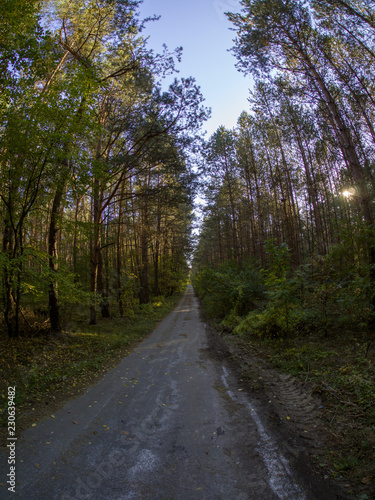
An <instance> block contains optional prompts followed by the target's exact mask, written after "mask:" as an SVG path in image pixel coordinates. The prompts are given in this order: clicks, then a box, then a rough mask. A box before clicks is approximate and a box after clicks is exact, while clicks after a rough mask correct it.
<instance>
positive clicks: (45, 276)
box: [0, 0, 375, 499]
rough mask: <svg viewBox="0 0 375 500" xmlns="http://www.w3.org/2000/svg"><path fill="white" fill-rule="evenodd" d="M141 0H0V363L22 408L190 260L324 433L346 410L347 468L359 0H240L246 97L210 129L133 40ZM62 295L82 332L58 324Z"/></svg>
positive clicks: (364, 382) (150, 302)
mask: <svg viewBox="0 0 375 500" xmlns="http://www.w3.org/2000/svg"><path fill="white" fill-rule="evenodd" d="M139 4H140V2H139V1H138V0H95V1H94V0H75V1H73V2H72V1H70V0H45V1H38V0H12V1H9V0H0V84H1V93H0V134H1V136H0V206H1V210H0V231H1V235H2V240H1V242H0V244H1V246H2V249H1V252H0V300H1V313H2V314H1V318H0V329H1V345H2V346H3V347H4V352H5V351H7V356H8V358H7V360H6V363H5V365H3V369H4V370H5V371H4V373H2V376H3V377H4V379H5V380H8V378H9V377H10V376H11V374H13V375H14V373H13V372H14V370H13V367H14V366H21V365H22V369H20V370H19V373H18V375H17V377H18V379H17V380H19V383H20V384H23V387H24V391H25V392H24V393H23V395H22V398H23V401H25V402H26V401H28V398H30V397H34V396H33V394H34V395H35V391H37V390H40V388H41V387H49V388H53V389H54V390H57V388H60V389H61V388H66V385H67V384H68V382H66V381H65V379H66V374H67V373H68V374H69V373H70V374H71V380H72V381H73V382H74V380H75V378H74V377H78V379H77V380H79V377H81V375H82V373H84V372H85V371H86V370H88V369H89V368H90V370H96V369H97V365H96V364H95V363H102V362H103V359H102V357H101V356H102V354H101V353H100V352H99V351H100V350H101V349H102V348H103V346H104V345H106V346H107V347H108V345H109V344H108V342H109V340H108V339H109V337H110V335H109V336H108V337H107V339H106V340H105V341H103V342H107V344H108V345H107V344H103V343H101V344H95V342H99V341H98V337H95V339H96V340H95V341H94V336H97V335H99V334H98V332H99V330H98V328H99V327H100V328H104V327H102V326H100V325H103V324H104V323H103V322H106V324H107V325H113V324H114V323H113V321H115V322H116V321H117V320H118V319H119V320H120V321H123V322H125V323H126V322H130V323H131V321H133V320H134V319H135V318H137V317H141V316H142V315H146V316H147V314H148V315H152V314H153V313H154V312H155V310H156V309H158V308H159V307H161V305H162V304H166V303H167V302H168V299H169V298H172V297H175V296H176V295H178V294H179V293H181V292H182V291H183V290H184V289H185V287H186V284H187V282H188V279H189V275H191V280H192V283H193V285H194V288H195V292H196V293H197V295H198V296H199V298H200V300H201V301H202V304H203V306H204V309H205V313H206V315H207V316H208V317H209V318H210V319H211V320H213V321H215V322H216V324H217V326H218V328H220V329H222V331H223V332H227V333H228V332H229V334H230V335H231V336H232V337H233V338H236V339H239V340H240V341H241V342H243V343H244V345H247V346H250V345H255V344H256V345H257V349H258V350H261V351H262V352H263V354H264V355H265V356H268V358H269V359H271V360H272V361H273V362H274V363H275V364H276V365H277V366H278V367H279V368H280V369H284V370H287V371H288V370H289V371H291V372H292V373H293V374H294V375H296V376H302V377H303V378H305V379H306V380H307V379H310V378H311V379H314V377H315V378H316V379H319V384H320V385H319V387H320V390H321V391H325V393H326V394H328V395H331V396H332V398H333V399H335V398H336V400H338V401H339V403H340V410H338V407H337V405H336V406H331V407H329V404H328V403H327V407H329V408H330V410H329V411H330V412H331V413H329V415H328V416H327V419H328V420H329V421H330V422H331V425H332V426H335V425H336V423H337V420H336V417H337V414H338V413H340V411H341V410H342V409H345V410H348V412H349V413H348V412H347V414H348V415H349V416H348V420H347V421H346V422H345V424H343V425H346V426H349V427H350V425H351V424H350V423H348V421H350V419H352V421H353V419H357V420H356V421H357V425H358V426H362V427H360V430H359V431H358V432H357V433H354V432H353V433H352V437H353V439H354V440H355V442H356V445H355V447H354V444H353V442H351V443H350V445H351V446H352V449H353V450H354V448H355V450H354V451H353V452H352V453H351V454H350V456H349V455H348V454H347V453H345V452H344V453H343V454H342V455H341V457H340V459H339V458H337V460H336V463H335V467H336V472H337V473H338V474H339V473H344V472H347V471H351V470H354V469H355V467H356V465H357V464H358V463H359V461H360V460H362V461H364V460H367V462H369V457H371V454H373V451H374V449H375V443H374V436H373V430H372V432H371V429H373V425H374V423H375V412H374V407H375V392H374V381H375V374H374V366H373V360H374V351H375V225H374V223H375V208H374V202H375V6H374V2H373V1H372V0H242V1H241V8H242V10H241V12H240V13H230V12H228V13H227V14H226V15H227V17H228V19H229V20H230V22H231V25H232V29H233V33H234V45H233V47H232V49H231V51H232V54H233V56H234V58H233V60H234V62H236V65H237V68H238V70H239V71H241V72H243V73H244V74H245V75H248V76H249V88H251V90H249V96H250V97H249V102H248V103H246V102H245V103H244V109H246V110H245V111H243V113H242V114H241V116H239V117H238V122H237V125H236V127H234V128H233V129H228V128H226V127H225V126H224V125H223V126H221V127H219V128H218V129H217V130H216V132H215V133H214V134H213V135H212V136H211V137H209V138H208V139H207V138H206V139H205V138H204V136H203V135H202V132H201V130H202V125H203V124H204V122H205V121H206V120H207V119H208V118H209V116H210V110H209V109H207V108H206V107H205V106H204V98H203V96H202V94H201V91H200V88H199V86H198V85H197V84H196V82H195V80H194V78H192V77H191V78H180V79H179V78H177V75H176V74H175V73H176V65H177V63H178V62H179V61H180V59H181V55H182V49H175V50H173V51H171V50H169V49H168V48H167V47H164V51H163V53H161V54H159V53H155V52H154V51H153V50H151V49H149V47H148V45H147V37H146V36H144V30H145V27H146V26H147V23H152V22H157V17H153V18H148V19H140V15H139V11H138V8H139ZM173 76H174V77H175V78H174V80H173V82H172V83H171V84H170V85H169V86H166V85H165V81H166V79H169V80H170V79H171V77H173ZM197 200H198V201H197ZM199 204H200V206H198V205H199ZM197 208H198V209H199V210H198V212H197ZM195 212H197V213H200V214H201V215H198V216H197V215H196V214H195ZM198 222H199V224H198ZM197 226H199V231H198V233H197V232H194V231H193V228H194V227H197ZM190 262H191V267H192V269H190ZM166 307H168V306H166ZM77 310H79V311H80V314H82V311H83V315H84V318H83V316H82V317H80V320H79V321H80V325H81V327H82V325H83V324H85V325H89V326H87V328H88V330H87V331H86V330H85V331H84V332H86V333H82V331H81V330H80V332H81V333H82V336H81V338H80V340H79V339H78V336H76V337H74V336H72V332H70V336H69V337H68V339H67V338H64V336H63V334H64V332H65V333H66V331H67V330H69V321H70V320H71V319H72V317H74V315H75V314H76V313H77ZM77 321H78V320H77ZM111 321H112V323H111ZM125 323H122V324H125ZM130 323H129V324H130ZM126 324H128V323H126ZM98 325H99V327H98ZM116 325H117V326H116V328H119V323H116ZM82 328H83V327H82ZM85 328H86V327H85ZM95 328H97V329H95ZM129 328H130V327H129ZM132 328H133V327H132ZM100 331H101V330H100ZM87 332H91V333H87ZM73 333H74V332H73ZM59 335H60V336H62V337H59ZM83 335H88V336H85V337H84V336H83ZM90 335H91V337H90ZM59 338H62V339H63V340H62V341H61V342H62V345H60V344H57V343H56V342H58V341H57V340H56V339H59ZM37 339H38V340H37ZM64 342H65V343H66V342H67V345H64ZM75 342H76V346H79V349H78V348H77V349H76V350H75V351H74V352H73V350H74V349H73V347H74V345H75V344H74V343H75ZM100 342H102V341H100ZM121 342H123V340H120V337H119V336H118V335H117V333H116V335H115V338H114V344H113V346H114V345H115V344H116V345H117V344H119V345H120V344H121V345H122V346H123V345H124V344H123V343H121ZM94 344H95V345H96V347H95V345H94ZM22 346H24V347H25V348H26V350H27V351H28V352H27V353H26V352H23V353H22V355H20V354H19V350H20V349H21V347H22ZM37 346H38V347H37ZM93 346H94V347H93ZM113 346H112V347H113ZM107 347H105V349H107ZM112 347H110V348H109V347H108V349H109V351H111V349H112ZM94 348H95V349H96V350H95V349H94ZM68 349H72V350H71V351H69V352H70V355H71V356H73V358H74V360H75V362H74V363H72V364H69V362H68V361H66V362H65V363H64V357H65V360H68V358H69V356H68ZM105 349H104V350H105ZM113 349H114V347H113ZM78 350H79V351H80V356H81V355H82V352H85V353H86V355H87V356H88V357H90V356H91V357H92V355H93V354H95V355H94V357H93V360H95V363H94V361H92V362H93V363H94V364H93V365H92V366H91V365H90V363H89V362H88V361H87V362H85V363H86V364H83V365H82V366H78V365H79V362H78V361H77V359H78V358H77V359H76V357H75V356H78V354H77V353H78ZM94 350H95V352H94ZM33 351H35V352H36V353H37V354H36V358H33V357H32V356H31V357H30V353H31V352H33ZM73 358H72V359H73ZM54 363H55V365H56V367H57V368H56V369H54V373H53V374H47V372H48V366H51V364H54ZM4 366H5V368H4ZM25 367H26V368H25ZM46 367H47V368H46ZM25 370H26V371H27V373H28V374H27V376H26V378H25ZM69 370H71V371H70V372H69ZM13 375H12V376H13ZM63 379H64V380H63ZM43 384H44V385H43ZM48 384H49V385H48ZM64 384H65V385H64ZM48 390H49V389H48ZM39 396H40V394H39ZM20 397H21V396H20ZM332 398H331V399H332ZM339 403H337V404H339ZM20 404H21V403H20ZM350 429H352V427H350ZM344 430H345V429H344ZM357 472H358V471H357ZM357 472H356V473H357ZM358 474H360V473H358ZM368 477H369V476H366V477H365V478H364V479H365V480H366V481H367V483H366V481H365V482H364V483H363V484H368V483H369V482H371V480H368ZM362 482H363V481H362ZM364 498H367V497H366V496H363V499H364Z"/></svg>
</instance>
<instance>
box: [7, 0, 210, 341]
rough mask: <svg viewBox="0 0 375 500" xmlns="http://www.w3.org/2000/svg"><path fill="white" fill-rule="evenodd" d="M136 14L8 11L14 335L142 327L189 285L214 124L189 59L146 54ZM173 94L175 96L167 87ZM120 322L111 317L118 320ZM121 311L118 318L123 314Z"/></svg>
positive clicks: (107, 6)
mask: <svg viewBox="0 0 375 500" xmlns="http://www.w3.org/2000/svg"><path fill="white" fill-rule="evenodd" d="M138 5H139V2H137V1H131V0H130V1H128V0H118V1H111V0H106V1H103V2H97V1H92V2H90V1H76V2H70V1H46V2H37V1H34V2H30V1H26V0H16V1H12V2H9V1H6V0H5V1H2V2H1V14H0V15H1V17H2V19H1V32H0V44H1V67H0V78H1V88H2V92H1V109H0V120H1V125H0V127H1V147H0V165H1V167H0V195H1V216H0V226H1V233H2V252H1V260H0V276H1V300H2V313H3V321H4V329H5V330H6V332H7V334H8V336H9V338H15V337H18V336H19V335H21V334H22V332H23V331H24V330H25V329H28V323H29V324H30V321H28V320H27V316H28V314H27V312H26V309H27V308H28V309H29V312H31V314H32V313H33V312H35V314H39V315H42V316H43V315H44V316H46V317H47V319H49V328H50V332H51V333H52V334H53V333H58V332H60V331H61V330H62V328H63V317H62V316H63V313H64V311H65V313H66V312H67V311H69V310H70V307H71V306H72V305H74V304H77V303H79V304H86V305H87V304H88V305H89V309H90V313H89V321H90V324H95V323H96V321H97V315H98V314H99V311H100V314H101V315H102V317H104V318H105V317H109V316H110V314H111V311H112V312H115V313H116V314H118V315H120V316H121V317H122V316H124V315H125V316H126V315H132V314H133V313H134V308H135V307H136V306H137V305H142V304H147V303H149V302H150V298H151V297H158V296H164V297H168V296H170V295H173V293H174V292H176V291H177V290H179V289H180V287H181V285H182V286H183V284H184V282H185V281H186V274H187V263H186V262H187V254H188V252H189V248H190V247H191V237H190V226H191V222H192V203H193V191H194V185H195V181H194V177H195V176H194V174H193V172H192V165H193V163H194V155H195V150H196V148H197V145H198V143H199V140H198V135H197V132H198V130H199V128H200V126H201V124H202V122H203V121H204V120H205V119H206V118H207V116H208V113H209V112H208V110H207V109H205V108H204V107H203V105H202V101H203V97H202V96H201V94H200V90H199V88H198V86H197V85H196V84H195V81H194V79H193V78H187V79H180V80H178V79H175V80H174V81H173V83H172V84H171V85H170V86H169V87H168V89H167V90H164V88H163V85H162V83H163V80H164V79H165V77H167V76H169V77H170V76H171V75H173V74H174V72H175V63H176V62H177V61H179V60H180V57H181V49H176V50H175V51H173V52H169V51H168V49H167V48H166V47H165V50H164V52H163V53H162V54H156V53H154V52H153V51H152V50H150V49H148V47H147V41H146V38H145V37H143V34H142V31H143V29H144V27H145V25H146V24H147V22H153V21H154V20H156V19H157V18H151V19H145V20H140V19H139V14H138V11H137V8H138ZM164 87H165V86H164ZM110 309H111V311H110ZM114 309H115V310H114Z"/></svg>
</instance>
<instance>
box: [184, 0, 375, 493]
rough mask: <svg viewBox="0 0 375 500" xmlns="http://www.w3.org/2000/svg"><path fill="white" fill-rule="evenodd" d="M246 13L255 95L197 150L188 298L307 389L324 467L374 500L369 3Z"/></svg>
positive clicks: (240, 44)
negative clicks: (196, 226) (322, 432)
mask: <svg viewBox="0 0 375 500" xmlns="http://www.w3.org/2000/svg"><path fill="white" fill-rule="evenodd" d="M241 5H242V11H241V13H239V14H238V13H228V14H227V16H228V17H229V20H230V21H231V23H232V27H233V30H234V32H235V36H236V38H235V40H234V46H233V48H232V53H233V55H234V56H235V58H236V61H237V68H238V70H239V71H241V72H243V73H245V74H246V75H249V76H250V77H251V78H252V81H253V85H252V88H251V91H250V97H249V107H248V110H247V111H244V112H243V113H242V114H241V116H240V117H239V119H238V122H237V126H236V127H235V128H233V129H228V128H226V127H224V126H222V127H220V128H219V129H218V130H217V131H216V132H215V133H214V134H213V135H212V136H211V137H210V139H209V140H208V141H206V143H205V147H204V150H203V152H202V154H203V158H204V159H203V160H202V164H201V167H200V176H201V188H200V195H201V197H202V198H203V199H204V203H202V207H201V210H202V219H203V220H202V226H201V233H200V237H199V241H198V243H197V246H196V250H195V254H194V260H193V284H194V288H195V291H196V293H197V294H198V296H199V297H200V299H201V300H202V303H203V305H204V308H205V312H206V315H207V317H208V318H209V319H211V320H214V321H215V322H216V324H217V327H218V328H219V330H220V331H221V332H222V335H223V336H224V338H226V339H227V340H228V342H229V343H230V344H232V345H235V346H237V349H238V348H239V349H240V351H241V352H242V354H241V356H240V363H242V364H243V363H244V359H245V360H246V359H248V360H249V359H250V360H253V362H254V356H255V360H256V361H255V362H256V365H257V364H258V363H260V362H259V355H260V356H261V358H262V359H263V360H267V362H270V363H271V365H272V366H273V367H275V368H276V369H278V370H281V371H283V372H287V373H289V374H290V375H292V376H294V377H297V378H298V379H299V380H300V381H301V382H302V383H311V384H312V387H314V388H315V389H314V391H315V394H316V395H318V396H319V397H320V398H322V399H321V400H322V403H321V408H322V419H323V422H325V424H324V425H325V426H326V428H327V429H329V432H330V436H331V438H330V440H329V443H330V444H329V445H328V446H329V448H328V449H327V451H326V454H325V458H324V459H323V460H321V462H322V463H325V464H329V465H328V467H329V469H330V471H331V473H332V474H333V475H334V476H335V477H338V478H340V477H346V478H349V477H350V478H351V479H352V480H355V481H356V482H357V486H356V489H355V492H356V494H357V495H358V496H355V498H361V499H362V498H363V499H365V498H370V497H371V498H372V496H371V495H372V494H373V493H374V491H373V486H372V490H371V487H370V490H371V491H372V493H371V492H369V491H364V490H363V488H365V485H368V486H369V485H371V484H372V485H373V473H372V471H373V465H374V464H373V457H374V450H375V439H374V430H373V429H374V427H373V426H374V422H375V411H374V408H375V371H374V357H375V352H374V351H375V349H374V348H375V309H374V308H375V233H374V231H375V226H374V222H375V220H374V202H375V170H374V167H375V128H374V123H375V114H374V109H375V108H374V104H375V101H374V95H375V94H374V90H375V78H374V75H375V4H374V2H373V1H371V0H311V1H303V0H301V1H300V0H295V1H294V0H290V1H288V0H287V1H281V0H243V1H242V2H241ZM234 352H236V351H234ZM249 355H250V357H249ZM251 356H253V357H251ZM248 363H250V361H248ZM251 370H252V369H250V371H251ZM251 373H252V372H251ZM261 375H262V374H261ZM251 377H252V380H253V379H254V374H253V373H252V375H251ZM366 464H367V465H366ZM361 492H362V493H361ZM368 495H370V496H368Z"/></svg>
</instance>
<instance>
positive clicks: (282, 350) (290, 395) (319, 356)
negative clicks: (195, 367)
mask: <svg viewBox="0 0 375 500" xmlns="http://www.w3.org/2000/svg"><path fill="white" fill-rule="evenodd" d="M208 330H209V338H210V344H211V347H212V348H213V349H215V350H216V351H217V352H218V354H219V355H220V356H223V357H224V358H229V359H230V360H231V361H232V362H233V363H234V364H235V365H236V366H237V368H238V371H239V377H240V378H241V379H242V380H243V383H244V384H245V385H246V388H247V390H248V391H249V392H250V393H252V394H253V395H254V397H255V396H257V395H259V397H264V395H266V396H267V398H268V400H269V403H270V409H271V413H272V420H273V423H274V424H275V425H276V427H277V426H278V425H279V426H280V429H281V428H282V429H284V430H285V429H286V430H287V433H288V439H289V443H290V446H291V451H292V450H293V449H294V450H298V449H301V447H302V451H304V452H305V453H307V454H308V455H309V456H310V457H311V459H312V461H313V463H314V465H315V467H316V470H317V471H318V472H319V473H320V474H321V475H323V476H324V477H325V478H326V479H333V480H334V481H336V482H338V483H339V484H340V485H341V486H342V488H343V491H346V492H347V494H348V496H349V497H353V498H355V499H358V500H369V499H374V498H375V477H374V476H375V474H374V471H375V418H374V411H375V404H374V397H375V394H374V388H375V386H374V378H373V377H374V354H375V353H374V352H373V351H371V352H369V353H368V356H367V358H365V357H364V352H363V351H364V347H363V346H362V347H361V346H360V345H359V344H357V343H356V342H353V341H352V342H349V341H348V339H346V337H345V336H342V335H341V337H340V336H337V337H335V338H330V339H327V338H320V339H319V341H318V340H317V339H312V338H310V339H308V340H307V339H306V338H305V339H301V338H298V337H297V338H294V339H288V340H285V339H284V340H283V341H281V340H268V341H266V340H264V339H263V340H261V339H251V340H249V339H246V338H244V337H238V336H236V335H232V334H230V333H228V332H225V331H223V330H222V329H220V327H219V326H218V325H214V324H209V326H208ZM366 370H367V372H366ZM363 386H365V388H366V387H367V388H368V391H367V392H368V393H367V400H366V390H364V387H363Z"/></svg>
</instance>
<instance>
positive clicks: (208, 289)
mask: <svg viewBox="0 0 375 500" xmlns="http://www.w3.org/2000/svg"><path fill="white" fill-rule="evenodd" d="M192 282H193V285H194V288H195V290H196V292H197V294H198V296H199V297H200V298H201V300H202V301H203V304H204V306H205V310H206V312H207V314H208V315H209V316H211V317H215V318H218V319H221V320H223V319H224V318H225V317H227V316H229V315H232V316H233V315H234V316H242V315H244V314H246V313H247V312H248V311H250V310H252V309H254V308H255V307H256V305H257V303H258V302H259V301H261V300H263V299H264V289H263V286H262V280H261V277H260V275H259V272H258V271H257V270H256V269H255V268H254V267H253V266H251V265H244V267H243V268H242V269H239V268H238V267H237V266H236V265H235V264H232V263H227V264H224V265H222V266H218V267H216V268H211V267H205V268H203V269H201V270H200V271H199V272H198V273H197V274H195V275H194V276H193V279H192Z"/></svg>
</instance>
